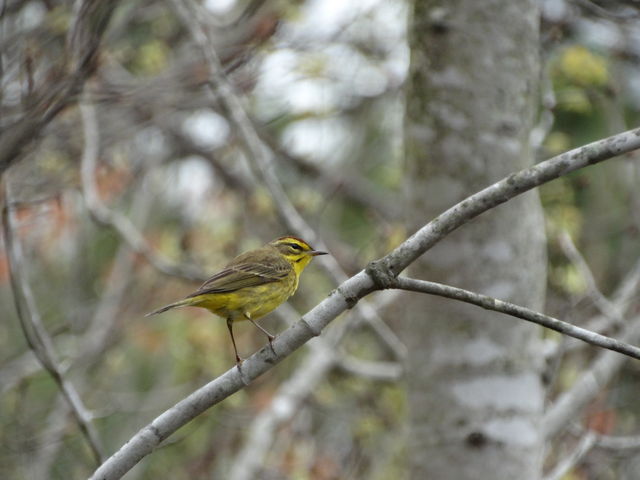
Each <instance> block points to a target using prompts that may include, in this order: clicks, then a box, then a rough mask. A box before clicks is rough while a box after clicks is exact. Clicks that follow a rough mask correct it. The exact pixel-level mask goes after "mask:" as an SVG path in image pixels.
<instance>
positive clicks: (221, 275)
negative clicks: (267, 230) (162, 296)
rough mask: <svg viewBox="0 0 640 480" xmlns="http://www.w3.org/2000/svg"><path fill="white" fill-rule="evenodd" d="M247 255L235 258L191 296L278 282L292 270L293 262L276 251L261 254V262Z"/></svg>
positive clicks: (233, 290)
mask: <svg viewBox="0 0 640 480" xmlns="http://www.w3.org/2000/svg"><path fill="white" fill-rule="evenodd" d="M246 256H247V254H242V255H239V256H238V257H236V258H234V259H233V261H231V263H229V264H228V265H227V266H226V267H225V268H223V269H222V270H220V271H219V272H218V273H216V274H215V275H213V276H212V277H211V278H210V279H209V280H207V281H206V282H205V283H203V284H202V286H201V287H200V288H199V289H198V290H197V291H196V292H194V293H192V294H191V295H189V297H195V296H198V295H203V294H206V293H228V292H235V291H236V290H239V289H241V288H247V287H255V286H257V285H263V284H265V283H271V282H277V281H278V280H283V279H284V278H286V277H287V275H289V273H290V272H291V268H292V267H291V264H290V263H289V262H288V261H286V260H285V259H284V258H282V257H281V256H280V255H279V254H278V253H277V252H275V251H274V252H266V254H263V255H261V257H262V258H261V259H260V261H259V262H255V261H250V260H248V259H247V258H246ZM252 256H255V255H252ZM187 298H188V297H187Z"/></svg>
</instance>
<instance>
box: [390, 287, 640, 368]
mask: <svg viewBox="0 0 640 480" xmlns="http://www.w3.org/2000/svg"><path fill="white" fill-rule="evenodd" d="M389 288H401V289H403V290H410V291H412V292H420V293H426V294H429V295H437V296H440V297H445V298H450V299H452V300H458V301H460V302H465V303H469V304H471V305H475V306H477V307H481V308H484V309H485V310H492V311H494V312H499V313H504V314H505V315H510V316H512V317H516V318H521V319H522V320H526V321H528V322H532V323H536V324H538V325H541V326H543V327H545V328H549V329H551V330H555V331H556V332H560V333H562V334H564V335H568V336H570V337H574V338H578V339H580V340H582V341H585V342H587V343H590V344H591V345H595V346H596V347H602V348H606V349H607V350H613V351H614V352H618V353H622V354H623V355H627V356H628V357H631V358H635V359H637V360H640V348H639V347H636V346H634V345H630V344H628V343H625V342H622V341H620V340H616V339H614V338H611V337H607V336H605V335H600V334H599V333H595V332H592V331H591V330H587V329H585V328H581V327H577V326H575V325H572V324H570V323H567V322H563V321H562V320H558V319H557V318H553V317H549V316H547V315H544V314H542V313H540V312H536V311H535V310H531V309H529V308H526V307H521V306H520V305H515V304H513V303H509V302H504V301H502V300H498V299H496V298H493V297H489V296H487V295H482V294H480V293H475V292H470V291H469V290H464V289H462V288H457V287H452V286H449V285H443V284H441V283H436V282H428V281H426V280H417V279H414V278H406V277H398V278H396V279H395V281H392V282H391V283H390V286H389Z"/></svg>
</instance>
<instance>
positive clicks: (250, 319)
mask: <svg viewBox="0 0 640 480" xmlns="http://www.w3.org/2000/svg"><path fill="white" fill-rule="evenodd" d="M243 315H244V317H245V318H246V319H247V320H249V321H250V322H251V323H253V324H254V325H255V326H256V328H258V330H260V331H261V332H262V333H264V334H265V335H266V336H267V339H268V340H269V346H270V347H271V351H272V352H273V354H274V355H275V353H276V351H275V350H274V349H273V343H272V342H273V339H274V338H276V337H274V336H273V335H271V334H270V333H269V332H267V330H265V329H264V327H261V326H260V325H258V324H257V323H256V322H255V321H254V320H253V318H251V315H249V314H248V313H246V312H245V313H244V314H243Z"/></svg>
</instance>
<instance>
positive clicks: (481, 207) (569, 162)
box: [91, 129, 640, 480]
mask: <svg viewBox="0 0 640 480" xmlns="http://www.w3.org/2000/svg"><path fill="white" fill-rule="evenodd" d="M637 148H640V129H635V130H630V131H627V132H623V133H620V134H618V135H614V136H612V137H608V138H606V139H604V140H599V141H597V142H593V143H591V144H589V145H586V146H583V147H581V148H578V149H575V150H571V151H569V152H567V153H564V154H562V155H559V156H557V157H554V158H552V159H550V160H547V161H546V162H542V163H540V164H538V165H535V166H533V167H530V168H527V169H524V170H521V171H520V172H517V173H514V174H512V175H509V176H508V177H507V178H505V179H503V180H501V181H499V182H497V183H495V184H493V185H491V186H490V187H487V188H485V189H484V190H481V191H480V192H478V193H476V194H474V195H472V196H471V197H468V198H467V199H465V200H463V201H462V202H460V203H458V204H457V205H455V206H453V207H451V208H450V209H448V210H447V211H445V212H444V213H442V214H441V215H439V216H438V217H436V218H435V219H434V220H432V221H431V222H429V223H427V224H426V225H425V226H424V227H422V228H421V229H420V230H418V231H417V232H416V233H415V234H413V235H412V236H411V237H410V238H409V239H407V240H406V241H405V242H403V243H402V244H401V245H400V246H399V247H397V248H396V249H395V250H393V251H392V252H391V253H389V254H388V255H387V256H385V257H383V258H382V259H381V260H380V262H378V263H377V264H376V268H368V269H367V271H364V270H363V271H361V272H359V273H357V274H356V275H354V276H353V277H351V278H349V279H348V280H346V281H345V282H343V283H342V284H341V285H340V286H339V287H338V288H336V289H335V290H334V291H333V292H332V293H331V294H330V295H329V297H328V298H326V299H324V300H323V301H322V302H320V303H319V304H318V305H317V306H316V307H314V308H313V309H312V310H311V311H309V312H308V313H307V314H306V315H304V316H303V317H302V318H301V319H300V321H298V322H297V323H296V324H294V325H292V326H291V327H289V328H288V329H287V330H285V331H284V332H283V333H281V334H280V335H279V336H278V337H277V338H276V339H275V340H274V341H273V349H274V351H275V352H274V351H272V349H271V348H269V347H268V346H265V347H264V348H262V349H261V350H260V351H258V352H256V353H255V354H254V355H252V356H251V357H250V358H249V359H247V360H245V362H244V363H243V365H242V369H241V370H240V369H238V368H235V367H234V368H232V369H231V370H228V371H227V372H225V373H224V374H222V375H221V376H219V377H218V378H216V379H214V380H213V381H211V382H210V383H208V384H207V385H205V386H203V387H201V388H200V389H198V390H196V391H195V392H193V393H192V394H191V395H189V396H188V397H186V398H185V399H184V400H182V401H180V402H178V403H177V404H176V405H174V406H173V407H171V408H170V409H169V410H167V411H166V412H164V413H163V414H161V415H160V416H159V417H157V418H156V419H155V420H153V421H152V422H151V423H150V424H149V425H147V426H146V427H144V428H142V430H140V431H139V432H138V433H136V434H135V435H134V436H133V437H132V438H131V439H130V440H129V441H128V442H127V443H126V444H125V445H123V446H122V447H121V448H120V450H118V452H116V453H115V454H114V455H113V456H111V457H110V458H109V459H108V460H107V461H106V462H105V463H104V464H102V465H101V466H100V467H99V468H98V470H96V472H95V473H94V475H93V476H92V477H91V478H92V479H94V480H97V479H100V480H110V479H117V478H120V477H121V476H122V475H124V474H125V473H126V472H127V471H129V470H130V469H131V468H132V467H133V466H134V465H136V464H137V463H138V462H139V461H140V460H141V459H142V458H144V457H145V456H146V455H148V454H150V453H151V452H152V451H153V450H154V449H155V448H156V447H157V446H158V445H159V444H160V442H162V441H163V440H164V439H166V438H167V437H169V436H170V435H171V434H172V433H173V432H175V431H176V430H177V429H178V428H180V427H182V426H183V425H184V424H186V423H187V422H189V421H191V420H192V419H193V418H195V417H196V416H198V415H199V414H201V413H202V412H204V411H205V410H207V409H208V408H210V407H212V406H213V405H215V404H216V403H219V402H221V401H222V400H224V399H225V398H226V397H228V396H229V395H231V394H233V393H235V392H237V391H238V390H240V389H241V388H242V387H243V386H244V385H246V384H248V383H250V382H251V381H252V380H254V379H255V378H257V377H258V376H260V375H261V374H263V373H264V372H266V371H268V370H270V369H271V368H273V367H274V366H275V365H276V364H277V363H280V362H281V361H282V360H284V359H285V358H286V357H287V356H288V355H290V354H291V353H293V352H294V351H295V350H296V349H298V348H299V347H301V346H302V345H303V344H304V343H305V342H307V341H309V340H310V339H311V338H313V337H314V336H316V335H319V334H320V332H321V331H322V329H324V328H325V327H326V326H327V325H328V324H329V323H330V322H331V321H332V320H333V319H335V318H336V317H337V316H338V315H339V314H340V313H342V312H344V311H345V310H347V309H349V308H352V307H353V306H355V305H356V304H357V303H358V301H359V300H360V299H361V298H363V297H365V296H366V295H368V294H369V293H371V292H373V291H375V290H377V289H383V288H387V287H388V286H390V284H391V283H392V282H393V280H394V277H395V276H396V275H398V274H399V273H400V272H401V271H402V270H404V269H405V268H406V267H407V266H408V265H409V264H411V263H412V262H413V261H414V260H415V259H416V258H418V257H419V256H420V255H422V254H423V253H424V252H426V251H427V250H428V249H430V248H431V247H433V246H434V245H435V244H436V243H438V242H439V241H440V240H442V239H443V238H444V237H446V235H447V234H449V233H450V232H452V231H453V230H455V229H457V228H458V227H460V226H462V225H463V224H465V223H467V222H468V221H469V220H471V219H472V218H475V217H477V216H478V215H480V214H481V213H483V212H486V211H487V210H490V209H491V208H493V207H495V206H497V205H500V204H502V203H504V202H506V201H508V200H510V199H511V198H514V197H516V196H517V195H519V194H521V193H523V192H526V191H528V190H531V189H532V188H534V187H537V186H539V185H542V184H543V183H547V182H549V181H551V180H553V179H555V178H558V177H560V176H562V175H566V174H568V173H569V172H572V171H575V170H578V169H580V168H582V167H585V166H588V165H592V164H595V163H598V162H602V161H604V160H607V159H609V158H612V157H614V156H616V155H620V154H622V153H626V152H630V151H632V150H634V149H637Z"/></svg>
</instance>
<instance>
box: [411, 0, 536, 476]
mask: <svg viewBox="0 0 640 480" xmlns="http://www.w3.org/2000/svg"><path fill="white" fill-rule="evenodd" d="M410 22H411V25H410V43H411V51H412V57H411V74H410V79H409V85H408V96H407V118H406V126H405V128H406V144H407V179H408V180H407V183H408V185H410V189H409V198H408V204H407V211H408V212H410V213H409V215H411V216H412V217H411V218H410V225H411V226H412V227H417V226H418V225H422V224H424V223H425V221H427V220H429V219H431V218H433V217H434V216H436V215H437V214H438V213H440V212H441V211H443V210H444V209H446V208H447V207H449V206H451V205H453V204H454V203H455V202H457V201H459V200H461V199H462V198H464V197H466V196H467V195H469V194H471V193H474V192H475V191H477V190H479V189H481V188H483V187H485V186H487V185H489V184H491V183H493V182H494V181H496V180H499V179H500V178H502V177H504V176H506V175H508V174H509V173H510V172H513V171H515V170H518V169H521V168H523V167H526V166H528V165H531V164H532V162H533V156H532V152H531V151H530V147H529V132H530V130H531V128H532V123H533V119H534V114H535V106H536V99H537V84H538V82H537V80H538V68H539V65H538V51H537V49H538V9H537V4H536V2H535V0H517V1H513V0H487V1H484V2H477V1H475V0H455V1H443V0H429V1H425V0H416V1H415V2H414V13H413V18H412V19H411V20H410ZM545 267H546V256H545V237H544V223H543V217H542V213H541V209H540V204H539V200H538V196H537V194H536V193H533V194H527V195H525V196H523V197H520V198H519V199H518V200H516V201H511V202H508V203H507V204H505V205H503V206H501V207H499V208H497V209H495V210H493V211H492V212H490V213H487V214H485V215H482V216H481V217H480V218H478V219H476V221H474V222H472V223H471V224H469V225H466V226H465V227H463V228H461V229H460V230H459V231H458V232H455V233H454V234H453V235H451V236H450V237H448V238H447V240H445V241H444V242H443V243H442V244H440V245H438V246H437V247H436V248H434V249H433V250H431V251H430V252H429V253H428V254H427V255H426V256H425V258H423V259H421V261H420V262H417V263H416V264H415V267H414V268H413V269H412V270H411V275H412V276H415V277H418V278H423V279H427V280H434V281H439V282H444V283H449V284H452V285H455V286H461V287H464V288H468V289H470V290H475V291H478V292H481V293H484V294H487V295H491V296H494V297H498V298H500V299H503V300H508V301H511V302H515V303H519V304H522V305H526V306H528V307H531V308H535V309H541V308H542V305H543V298H544V286H545ZM407 312H408V315H409V317H410V318H409V319H408V320H407V322H405V325H406V332H405V333H406V338H407V344H408V346H409V351H410V353H409V374H408V381H407V383H408V404H409V422H410V436H409V455H410V459H409V463H410V471H411V478H416V479H418V478H420V479H422V478H428V479H448V478H451V479H456V480H464V479H473V480H477V479H492V480H500V479H509V480H512V479H514V478H518V479H520V480H523V479H525V480H526V479H536V478H539V476H540V472H541V460H542V438H541V430H540V418H541V413H542V408H543V387H542V383H541V380H540V371H541V361H540V348H539V347H540V343H539V336H540V331H539V329H538V327H536V326H532V325H529V324H526V323H525V322H522V321H520V320H516V319H513V318H508V317H505V316H501V315H498V314H495V313H491V312H485V311H481V310H479V309H477V308H474V307H471V306H468V305H463V304H460V303H456V302H453V301H451V300H444V299H439V298H433V297H428V296H426V295H417V294H414V295H411V296H410V297H409V299H408V300H407Z"/></svg>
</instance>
